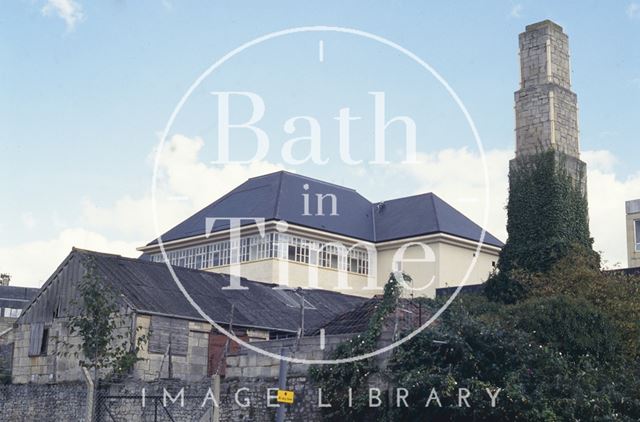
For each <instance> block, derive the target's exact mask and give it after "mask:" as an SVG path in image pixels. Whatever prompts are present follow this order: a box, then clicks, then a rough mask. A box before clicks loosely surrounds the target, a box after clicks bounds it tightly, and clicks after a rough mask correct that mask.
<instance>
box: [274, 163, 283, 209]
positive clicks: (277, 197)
mask: <svg viewBox="0 0 640 422" xmlns="http://www.w3.org/2000/svg"><path fill="white" fill-rule="evenodd" d="M279 175H280V180H278V189H277V190H276V203H275V206H274V210H273V216H274V217H275V218H276V219H279V212H280V192H282V178H283V175H284V170H282V171H280V172H279Z"/></svg>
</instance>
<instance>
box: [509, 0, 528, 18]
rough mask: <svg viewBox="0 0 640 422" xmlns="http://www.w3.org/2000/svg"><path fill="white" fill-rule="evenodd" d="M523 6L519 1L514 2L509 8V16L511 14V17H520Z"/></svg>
mask: <svg viewBox="0 0 640 422" xmlns="http://www.w3.org/2000/svg"><path fill="white" fill-rule="evenodd" d="M523 8H524V7H523V6H522V4H520V3H518V4H514V5H513V7H512V8H511V12H510V13H509V16H511V17H512V18H516V19H519V18H521V17H522V9H523Z"/></svg>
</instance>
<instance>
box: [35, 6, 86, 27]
mask: <svg viewBox="0 0 640 422" xmlns="http://www.w3.org/2000/svg"><path fill="white" fill-rule="evenodd" d="M42 14H43V15H45V16H51V15H53V14H55V15H57V16H58V17H59V18H61V19H63V20H64V21H65V23H66V24H67V29H68V30H70V31H72V30H73V29H74V28H75V25H76V23H78V22H80V21H82V19H83V18H84V15H83V14H82V6H81V5H80V4H79V3H77V2H75V1H74V0H47V3H46V4H45V5H44V6H43V7H42Z"/></svg>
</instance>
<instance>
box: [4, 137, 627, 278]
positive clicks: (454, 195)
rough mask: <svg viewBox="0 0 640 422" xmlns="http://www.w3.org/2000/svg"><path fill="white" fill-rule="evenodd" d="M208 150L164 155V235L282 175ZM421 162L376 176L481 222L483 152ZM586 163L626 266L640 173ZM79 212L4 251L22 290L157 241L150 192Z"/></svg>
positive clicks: (497, 176)
mask: <svg viewBox="0 0 640 422" xmlns="http://www.w3.org/2000/svg"><path fill="white" fill-rule="evenodd" d="M203 146H204V142H203V141H202V139H199V138H195V139H192V138H187V137H185V136H181V135H176V136H174V137H173V138H172V139H171V140H170V141H169V142H168V143H167V145H166V148H165V149H164V152H163V154H162V157H161V159H160V161H159V175H160V178H159V183H158V199H159V202H158V207H157V208H158V211H159V220H160V226H161V227H160V229H161V231H164V230H166V229H168V228H170V227H172V226H173V225H175V224H177V223H179V222H180V221H181V220H182V219H184V218H186V217H188V216H190V215H191V214H193V213H194V212H195V211H196V210H199V209H201V208H202V207H203V206H206V205H207V204H209V203H211V202H212V201H213V200H215V199H217V198H219V197H221V196H222V195H224V194H225V193H226V192H228V191H229V190H231V189H233V188H234V187H236V186H237V185H239V184H240V183H242V182H244V181H245V180H246V179H248V178H249V177H253V176H257V175H260V174H265V173H269V172H273V171H277V170H280V169H281V167H280V166H278V165H275V164H272V163H268V162H258V163H253V164H251V165H238V164H231V165H226V166H224V167H212V166H208V165H206V164H204V163H203V161H202V157H201V152H202V149H203ZM512 156H513V152H512V150H511V149H497V150H490V151H487V152H486V153H485V159H486V164H487V169H488V181H489V186H490V202H489V209H488V224H487V230H488V231H489V232H491V233H492V234H494V235H496V236H497V237H498V238H500V239H501V240H506V227H505V225H506V210H505V206H506V203H507V192H508V162H509V159H511V158H512ZM418 158H419V161H420V165H402V166H400V165H390V166H388V167H386V168H385V171H384V172H378V173H380V174H379V175H376V177H384V178H385V179H386V180H396V181H400V180H411V181H413V182H414V183H412V184H411V185H414V186H416V192H415V193H424V192H434V193H436V194H437V195H438V196H440V197H441V198H443V199H444V200H445V201H447V202H449V203H450V204H451V205H452V206H454V207H455V208H457V209H458V210H460V211H461V212H462V213H464V214H465V215H467V216H468V217H469V218H471V219H472V220H474V221H476V222H477V223H482V220H483V217H484V195H485V180H484V173H483V167H482V160H481V159H480V156H479V154H478V153H476V152H472V151H469V150H468V149H466V148H462V149H445V150H442V151H438V152H435V153H432V154H421V155H420V156H419V157H418ZM582 158H583V159H584V160H585V161H586V162H587V165H588V167H587V168H588V184H589V192H588V195H589V206H590V208H589V212H590V218H591V221H590V223H591V224H590V225H591V233H592V235H593V236H594V238H595V248H596V249H597V250H601V251H603V253H604V258H605V260H607V261H608V262H609V263H610V264H611V265H613V264H615V263H617V262H621V263H623V264H624V263H626V244H625V224H624V202H625V201H626V200H629V199H633V198H640V173H638V174H636V175H632V176H630V177H627V178H625V179H622V178H620V177H618V176H616V174H615V166H616V164H617V160H616V158H615V156H614V155H613V154H611V153H610V152H609V151H585V152H583V155H582ZM425 169H428V171H425ZM452 169H455V171H452ZM370 176H373V175H370ZM403 183H404V182H403ZM353 187H357V186H353ZM176 198H182V199H183V200H175V199H176ZM79 212H80V213H81V216H82V217H81V224H76V225H75V227H72V228H68V227H66V226H65V227H62V228H60V229H59V233H58V235H57V236H55V237H53V238H51V239H48V240H41V241H33V242H26V243H23V244H18V245H13V246H6V247H2V248H0V263H2V268H0V270H2V272H9V273H11V274H12V275H13V280H14V283H15V284H17V285H39V284H40V283H42V282H43V281H44V280H46V278H47V277H48V276H49V275H50V274H51V272H52V271H53V270H54V269H55V268H56V267H57V265H58V264H59V263H60V262H61V261H62V259H63V258H64V257H65V256H66V255H67V254H68V253H69V251H70V250H71V247H72V246H76V247H81V248H87V249H95V250H99V251H102V252H110V253H117V254H121V255H125V256H137V255H138V254H139V253H138V252H137V251H136V250H135V248H136V247H138V246H141V245H142V244H144V243H145V242H147V241H149V240H151V239H153V238H155V237H156V232H155V229H154V226H153V222H152V218H151V199H150V195H149V194H148V193H146V194H143V195H141V196H140V197H132V196H123V197H122V198H120V199H118V200H117V201H115V202H114V203H113V204H111V205H109V206H98V205H96V204H95V203H94V202H93V201H92V200H91V199H86V200H85V201H84V203H83V207H82V209H81V210H80V211H79ZM27 214H28V213H27ZM27 220H28V219H27ZM78 225H80V226H82V228H78V227H77V226H78Z"/></svg>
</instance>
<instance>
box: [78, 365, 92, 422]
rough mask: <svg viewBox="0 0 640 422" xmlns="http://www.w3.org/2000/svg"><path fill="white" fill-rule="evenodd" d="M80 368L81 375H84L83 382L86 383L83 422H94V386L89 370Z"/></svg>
mask: <svg viewBox="0 0 640 422" xmlns="http://www.w3.org/2000/svg"><path fill="white" fill-rule="evenodd" d="M81 368H82V375H84V380H85V382H86V383H87V409H86V413H85V415H86V416H85V421H86V422H93V421H94V408H95V406H94V404H95V403H94V399H95V395H94V390H95V386H94V384H93V380H92V379H91V374H90V373H89V370H88V369H87V368H85V367H84V366H81Z"/></svg>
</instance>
